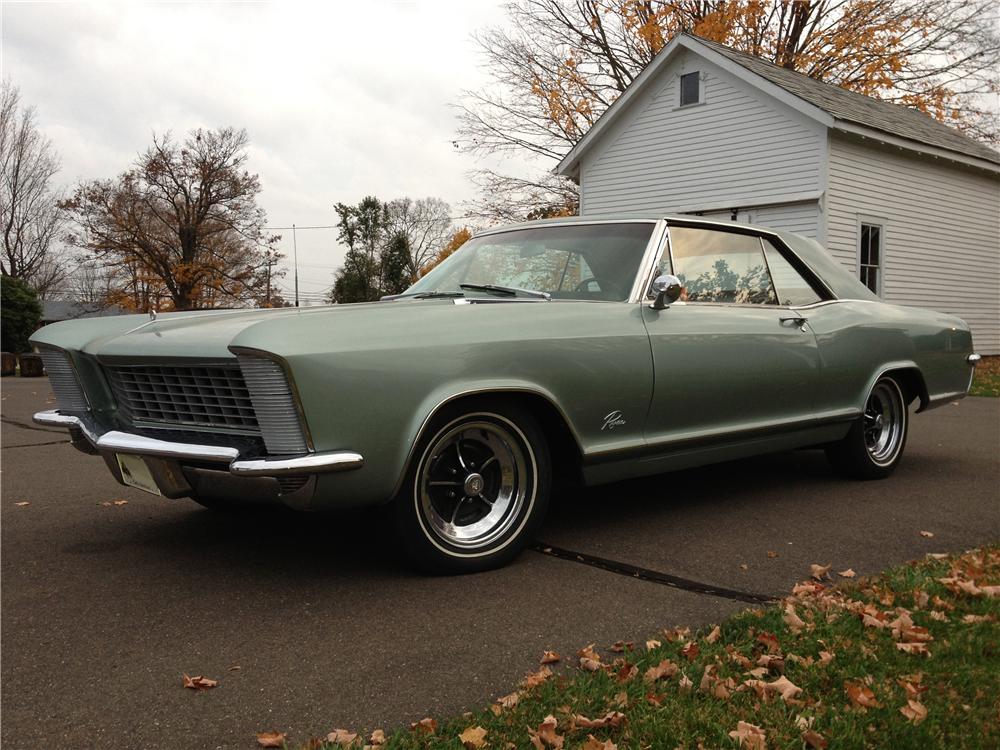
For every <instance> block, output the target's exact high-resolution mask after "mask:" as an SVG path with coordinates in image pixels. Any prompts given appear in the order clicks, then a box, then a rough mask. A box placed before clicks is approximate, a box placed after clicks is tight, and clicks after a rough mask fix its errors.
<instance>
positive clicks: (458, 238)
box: [420, 227, 472, 276]
mask: <svg viewBox="0 0 1000 750" xmlns="http://www.w3.org/2000/svg"><path fill="white" fill-rule="evenodd" d="M471 239H472V230H471V229H469V228H468V227H462V228H461V229H457V230H455V232H454V233H453V234H452V235H451V239H449V240H448V242H447V243H446V244H445V246H444V247H442V248H441V249H440V250H438V251H437V252H436V253H435V254H434V257H433V258H431V259H430V261H429V262H428V263H427V265H425V266H423V267H422V268H421V269H420V275H421V276H426V275H427V274H428V273H429V272H430V271H431V270H432V269H433V268H434V267H435V266H437V265H438V264H439V263H440V262H441V261H443V260H444V259H445V258H447V257H448V256H449V255H451V254H452V253H453V252H455V251H456V250H458V248H460V247H461V246H462V245H464V244H465V243H466V242H468V241H469V240H471Z"/></svg>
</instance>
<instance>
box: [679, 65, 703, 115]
mask: <svg viewBox="0 0 1000 750" xmlns="http://www.w3.org/2000/svg"><path fill="white" fill-rule="evenodd" d="M700 101H701V73H699V72H698V71H695V72H694V73H685V74H684V75H682V76H681V106H682V107H686V106H687V105H688V104H698V102H700Z"/></svg>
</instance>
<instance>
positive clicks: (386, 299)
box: [379, 292, 465, 302]
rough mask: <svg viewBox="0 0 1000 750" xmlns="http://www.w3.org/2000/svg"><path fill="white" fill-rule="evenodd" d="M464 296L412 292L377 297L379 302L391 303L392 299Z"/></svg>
mask: <svg viewBox="0 0 1000 750" xmlns="http://www.w3.org/2000/svg"><path fill="white" fill-rule="evenodd" d="M464 296H465V295H464V294H462V293H461V292H412V293H410V294H386V295H385V296H383V297H379V302H391V301H392V300H394V299H444V298H452V297H464Z"/></svg>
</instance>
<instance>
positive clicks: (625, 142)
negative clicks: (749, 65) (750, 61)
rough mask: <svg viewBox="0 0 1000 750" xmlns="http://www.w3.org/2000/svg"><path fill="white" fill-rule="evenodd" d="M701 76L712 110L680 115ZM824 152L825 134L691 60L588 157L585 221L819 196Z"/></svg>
mask: <svg viewBox="0 0 1000 750" xmlns="http://www.w3.org/2000/svg"><path fill="white" fill-rule="evenodd" d="M695 70H698V71H700V72H701V73H702V76H703V87H704V99H705V101H704V103H703V104H697V105H694V106H690V107H684V108H679V107H678V106H677V104H678V79H679V76H680V74H681V73H685V72H692V71H695ZM825 148H826V133H825V128H824V127H823V126H821V125H819V124H817V123H814V122H812V121H810V120H807V119H806V118H805V117H804V116H803V115H801V114H800V113H798V112H796V111H795V110H793V109H791V108H790V107H787V106H786V105H784V104H782V103H781V102H779V101H777V100H775V99H772V98H771V97H769V96H767V95H766V94H763V93H761V92H759V91H757V90H756V89H753V88H752V87H750V86H747V85H746V84H744V83H742V82H740V81H738V80H737V79H735V78H733V77H732V76H731V75H730V74H729V73H727V72H726V71H724V70H722V69H721V68H718V67H716V66H714V65H712V64H710V63H708V62H707V61H705V60H704V59H702V58H700V57H698V56H696V55H694V54H692V53H690V52H684V53H683V54H681V55H678V57H677V59H676V60H674V61H672V62H671V63H670V64H669V65H668V66H667V67H666V68H665V69H664V70H663V71H662V72H661V73H660V75H659V80H658V81H657V82H656V84H655V85H653V86H651V87H650V88H649V90H648V92H647V93H646V94H645V95H643V96H642V97H641V98H639V99H638V100H636V101H635V102H633V103H631V104H630V106H629V108H628V109H627V110H626V111H624V112H622V113H620V114H619V118H618V121H617V122H616V123H615V124H614V125H613V126H612V127H611V128H609V130H608V132H606V133H604V134H603V135H602V136H601V139H600V140H599V141H598V142H597V143H595V144H594V147H593V148H592V149H591V150H590V151H589V152H588V153H587V154H585V155H584V157H583V160H582V164H581V213H583V214H586V215H590V216H600V215H606V214H610V213H616V212H641V213H649V214H658V213H669V212H677V211H696V210H709V209H716V210H719V209H728V208H745V207H750V206H759V205H767V204H772V203H775V202H778V201H782V200H785V201H787V200H790V199H794V198H795V197H796V196H801V195H803V194H809V193H813V194H814V193H816V192H817V191H818V190H821V189H822V188H821V186H820V184H819V183H820V178H821V163H822V159H823V154H824V151H825ZM788 228H790V229H791V228H792V227H788Z"/></svg>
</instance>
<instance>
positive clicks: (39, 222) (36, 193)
mask: <svg viewBox="0 0 1000 750" xmlns="http://www.w3.org/2000/svg"><path fill="white" fill-rule="evenodd" d="M58 171H59V157H58V155H57V154H56V152H55V150H54V149H53V148H52V143H51V141H49V139H48V138H46V137H45V136H44V135H42V133H41V132H40V131H39V130H38V125H37V123H36V122H35V108H34V107H22V106H21V96H20V92H19V91H18V89H17V87H16V86H14V85H13V84H12V83H11V82H10V81H4V83H3V84H2V90H0V222H2V225H3V257H2V258H0V271H2V272H3V274H5V275H7V276H13V277H16V278H19V279H23V280H24V281H26V282H27V283H29V284H30V285H31V286H33V287H34V288H35V289H36V290H38V292H39V294H40V295H42V296H44V294H45V292H46V291H47V290H48V289H49V288H51V287H52V286H53V285H54V284H55V283H57V282H58V281H59V280H60V279H61V277H62V274H63V269H62V267H61V264H60V263H59V262H58V259H57V258H55V257H53V253H52V249H53V246H54V244H55V243H56V242H57V240H58V236H59V233H60V230H61V229H62V227H63V216H62V214H61V212H60V211H59V209H58V206H57V202H58V198H57V196H56V195H55V193H54V192H53V189H52V178H53V177H54V176H55V175H56V173H57V172H58Z"/></svg>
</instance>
